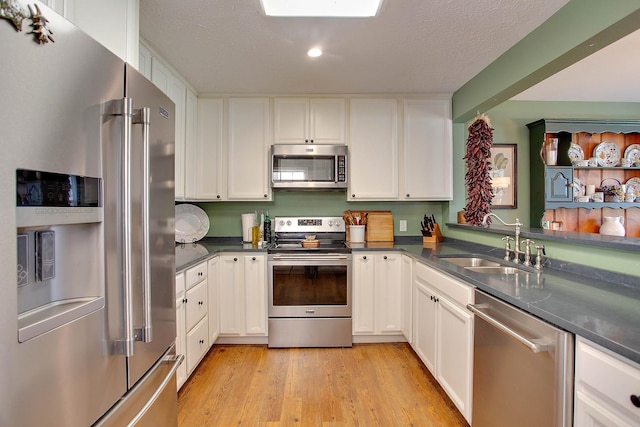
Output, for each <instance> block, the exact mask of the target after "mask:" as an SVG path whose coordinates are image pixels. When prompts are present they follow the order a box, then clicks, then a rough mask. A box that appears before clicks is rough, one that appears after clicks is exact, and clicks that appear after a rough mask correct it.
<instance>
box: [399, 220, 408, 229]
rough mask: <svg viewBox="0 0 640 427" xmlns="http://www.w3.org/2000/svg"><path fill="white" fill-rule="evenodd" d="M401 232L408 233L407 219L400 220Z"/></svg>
mask: <svg viewBox="0 0 640 427" xmlns="http://www.w3.org/2000/svg"><path fill="white" fill-rule="evenodd" d="M400 231H407V220H406V219H401V220H400Z"/></svg>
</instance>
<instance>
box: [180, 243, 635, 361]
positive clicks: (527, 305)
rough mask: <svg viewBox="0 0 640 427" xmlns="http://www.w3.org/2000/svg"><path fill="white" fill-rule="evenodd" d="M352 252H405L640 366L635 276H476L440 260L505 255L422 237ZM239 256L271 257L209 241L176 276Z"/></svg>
mask: <svg viewBox="0 0 640 427" xmlns="http://www.w3.org/2000/svg"><path fill="white" fill-rule="evenodd" d="M353 246H354V247H353V248H352V249H353V251H354V252H357V251H390V250H393V251H398V250H399V251H404V252H405V253H407V254H409V255H411V256H413V257H414V258H415V259H417V260H419V261H421V262H424V263H425V264H427V265H429V266H431V267H433V268H436V269H437V270H440V271H443V272H446V273H449V274H451V275H452V276H455V277H457V278H458V279H460V280H462V281H464V282H466V283H468V284H470V285H473V286H476V287H477V288H478V289H479V290H481V291H483V292H486V293H488V294H491V295H493V296H495V297H497V298H499V299H501V300H503V301H505V302H507V303H510V304H512V305H513V306H515V307H518V308H520V309H522V310H524V311H526V312H528V313H531V314H533V315H535V316H537V317H539V318H541V319H543V320H545V321H547V322H549V323H551V324H553V325H556V326H558V327H560V328H562V329H565V330H567V331H569V332H572V333H574V334H576V335H580V336H583V337H585V338H587V339H589V340H591V341H593V342H596V343H598V344H600V345H602V346H603V347H606V348H608V349H610V350H612V351H614V352H616V353H618V354H620V355H622V356H624V357H627V358H628V359H631V360H633V361H635V362H637V363H640V332H639V330H640V279H639V278H638V277H636V276H629V275H623V274H617V273H613V272H609V271H606V270H600V269H595V268H589V267H585V266H582V265H579V264H572V263H565V262H559V261H557V260H553V259H547V260H545V266H544V268H543V270H542V272H540V273H538V272H537V271H535V270H534V269H531V270H530V271H531V274H529V275H526V276H524V277H522V276H521V275H487V274H482V273H475V272H472V271H469V270H466V269H464V268H461V267H458V266H456V265H454V264H451V263H449V262H446V259H444V258H440V256H443V255H444V256H446V255H455V254H463V255H468V254H479V255H483V256H486V257H490V258H495V259H496V260H499V261H501V262H502V261H503V260H502V256H503V255H504V250H503V249H501V248H495V247H490V246H484V245H479V244H475V243H470V242H465V241H459V240H452V239H447V240H445V241H444V242H442V243H438V244H436V245H433V246H432V247H429V248H423V246H422V241H421V238H420V237H415V238H413V237H404V238H398V239H397V240H396V241H395V242H389V243H386V242H385V243H382V242H380V243H367V244H360V245H353ZM240 251H258V252H264V253H266V249H264V248H254V247H252V246H251V245H243V244H242V243H241V242H240V239H239V238H238V239H205V240H202V241H200V242H198V244H197V245H195V246H194V245H184V246H183V247H180V245H178V246H176V266H177V271H180V270H183V269H185V268H188V267H189V266H191V265H194V264H196V263H197V262H199V261H202V260H204V259H206V258H208V257H210V256H212V255H214V254H216V253H219V252H240ZM520 268H524V267H522V266H520Z"/></svg>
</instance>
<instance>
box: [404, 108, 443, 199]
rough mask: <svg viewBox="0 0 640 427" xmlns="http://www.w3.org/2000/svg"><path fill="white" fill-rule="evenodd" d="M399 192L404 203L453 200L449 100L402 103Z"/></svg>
mask: <svg viewBox="0 0 640 427" xmlns="http://www.w3.org/2000/svg"><path fill="white" fill-rule="evenodd" d="M403 148H404V155H403V162H402V167H401V168H400V170H401V173H402V176H401V177H400V182H401V185H402V190H401V191H400V198H401V199H405V200H452V199H453V185H452V175H453V154H452V150H453V137H452V120H451V101H450V100H449V99H405V100H404V141H403Z"/></svg>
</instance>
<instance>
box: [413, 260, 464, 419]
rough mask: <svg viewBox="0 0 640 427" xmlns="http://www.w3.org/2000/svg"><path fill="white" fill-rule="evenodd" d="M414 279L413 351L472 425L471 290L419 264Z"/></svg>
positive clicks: (414, 270) (416, 264)
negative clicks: (468, 307)
mask: <svg viewBox="0 0 640 427" xmlns="http://www.w3.org/2000/svg"><path fill="white" fill-rule="evenodd" d="M413 277H414V295H413V300H414V309H413V348H414V350H415V352H416V353H417V354H418V356H419V357H420V359H421V360H422V361H423V362H424V364H425V365H426V366H427V368H428V369H429V370H430V371H431V373H432V374H433V376H434V377H435V378H436V379H437V380H438V382H439V383H440V385H441V386H442V388H443V389H444V390H445V392H446V393H447V394H448V395H449V397H450V398H451V400H452V401H453V403H454V404H455V405H456V407H457V408H458V409H459V410H460V412H461V413H462V415H463V416H464V417H465V418H466V420H467V421H469V423H471V404H472V390H473V387H472V385H473V384H472V381H473V316H472V315H471V313H470V312H468V311H467V310H466V305H467V304H470V303H472V302H473V288H472V287H471V286H469V285H466V284H464V283H462V282H459V281H457V280H455V279H454V278H452V277H450V276H447V275H445V274H442V273H440V272H438V271H436V270H434V269H432V268H429V267H427V266H426V265H424V264H422V263H420V262H416V263H415V265H414V268H413Z"/></svg>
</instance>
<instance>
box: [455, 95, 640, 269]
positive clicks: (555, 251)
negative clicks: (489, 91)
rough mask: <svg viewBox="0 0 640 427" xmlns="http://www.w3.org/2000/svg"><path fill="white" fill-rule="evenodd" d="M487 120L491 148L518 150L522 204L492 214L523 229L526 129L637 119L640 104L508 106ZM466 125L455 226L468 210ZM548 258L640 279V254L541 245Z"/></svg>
mask: <svg viewBox="0 0 640 427" xmlns="http://www.w3.org/2000/svg"><path fill="white" fill-rule="evenodd" d="M486 115H487V116H488V117H489V119H490V120H491V125H492V127H493V128H494V132H493V143H494V144H507V143H515V144H517V145H518V170H517V172H518V188H517V196H518V204H517V209H496V210H495V211H494V212H495V213H496V214H497V215H499V216H500V217H501V218H502V219H504V220H505V221H507V222H513V220H515V218H519V219H520V220H521V221H522V222H523V223H524V224H529V223H530V220H531V219H530V218H529V132H528V128H527V127H526V124H527V123H530V122H533V121H535V120H538V119H541V118H547V119H551V118H553V119H562V118H580V119H638V117H639V116H640V103H596V102H541V101H507V102H505V103H503V104H501V105H499V106H497V107H495V108H493V109H491V110H489V111H487V112H486ZM467 126H468V123H455V124H454V132H453V138H454V150H453V152H454V169H453V171H454V172H453V173H454V196H455V197H454V200H453V201H452V202H451V204H450V205H449V207H448V208H446V207H445V211H444V215H445V217H447V218H449V221H450V222H455V221H456V212H457V211H459V210H461V209H462V208H463V207H464V206H465V197H464V195H465V192H466V189H465V186H464V173H465V165H464V161H463V159H462V157H463V156H464V150H465V146H466V137H467ZM444 234H445V235H446V236H448V237H453V238H457V239H462V240H468V241H473V242H476V243H483V244H488V245H492V246H496V247H502V246H503V242H502V241H501V240H500V238H501V236H498V235H488V234H487V233H483V232H475V231H466V230H460V229H453V228H451V229H449V228H447V229H445V230H444ZM543 244H544V245H545V246H546V252H547V255H548V256H549V257H551V258H556V259H560V260H564V261H569V262H575V263H579V264H586V265H592V266H597V267H599V268H603V269H607V270H613V271H619V272H624V273H628V274H632V275H636V276H640V271H638V268H637V262H638V253H637V252H628V251H613V250H610V249H597V248H594V247H592V246H588V245H572V244H566V243H558V242H543Z"/></svg>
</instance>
